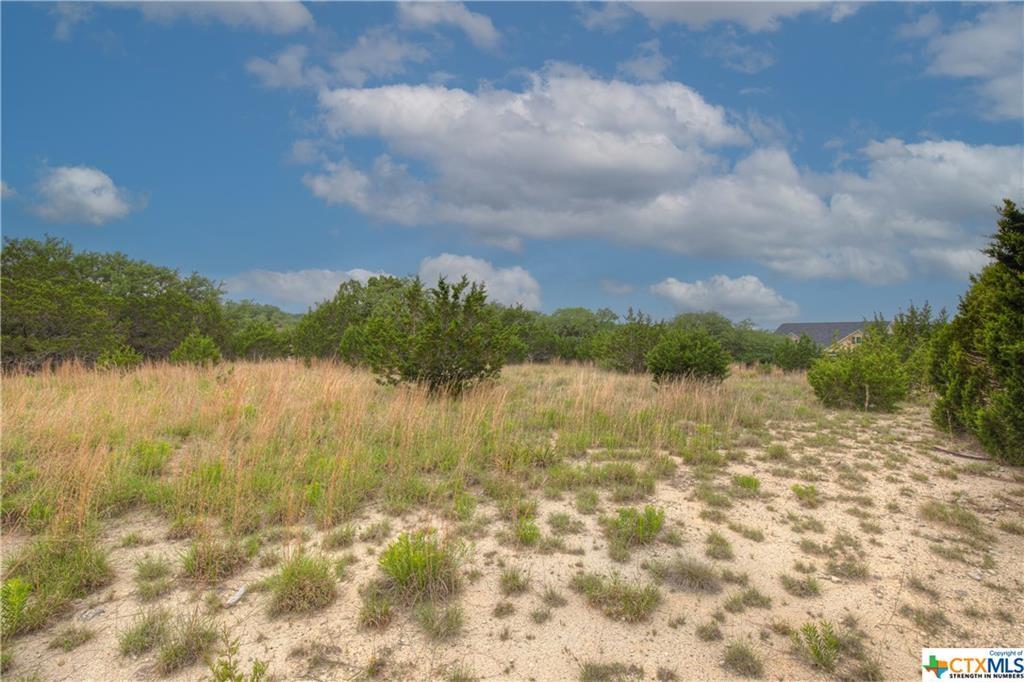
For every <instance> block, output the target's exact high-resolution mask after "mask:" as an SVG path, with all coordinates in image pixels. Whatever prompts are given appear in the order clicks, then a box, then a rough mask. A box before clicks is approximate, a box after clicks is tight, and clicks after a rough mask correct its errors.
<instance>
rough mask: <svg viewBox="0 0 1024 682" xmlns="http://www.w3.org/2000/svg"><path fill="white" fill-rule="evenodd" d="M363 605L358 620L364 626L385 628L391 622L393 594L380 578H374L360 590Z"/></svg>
mask: <svg viewBox="0 0 1024 682" xmlns="http://www.w3.org/2000/svg"><path fill="white" fill-rule="evenodd" d="M360 597H361V598H362V601H363V603H362V605H361V606H360V607H359V616H358V621H359V625H361V626H362V627H364V628H373V629H377V630H380V629H383V628H385V627H387V625H388V623H390V622H391V595H390V594H388V591H387V590H386V589H385V587H384V586H383V585H382V584H381V581H379V580H372V581H370V582H369V583H367V584H366V585H364V586H363V589H362V590H360Z"/></svg>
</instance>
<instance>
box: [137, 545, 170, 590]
mask: <svg viewBox="0 0 1024 682" xmlns="http://www.w3.org/2000/svg"><path fill="white" fill-rule="evenodd" d="M170 575H171V567H170V565H169V564H168V563H167V561H166V560H165V559H163V558H159V557H153V556H151V555H149V554H146V555H144V556H143V557H142V558H141V559H139V560H138V561H136V562H135V590H136V593H137V594H138V597H139V599H140V600H141V601H152V600H154V599H156V598H157V597H160V596H161V595H164V594H166V593H167V592H169V591H170V589H171V587H172V585H173V583H172V581H171V577H170Z"/></svg>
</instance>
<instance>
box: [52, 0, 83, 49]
mask: <svg viewBox="0 0 1024 682" xmlns="http://www.w3.org/2000/svg"><path fill="white" fill-rule="evenodd" d="M50 14H51V15H52V16H54V17H56V19H57V23H56V24H54V27H53V38H54V40H70V39H71V32H72V31H73V30H74V28H75V26H77V25H78V24H81V23H84V22H86V21H88V20H89V18H90V17H91V16H92V5H90V4H88V3H85V2H58V3H56V4H55V5H54V6H53V7H51V8H50Z"/></svg>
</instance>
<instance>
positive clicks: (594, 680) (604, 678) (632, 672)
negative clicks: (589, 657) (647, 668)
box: [580, 661, 644, 682]
mask: <svg viewBox="0 0 1024 682" xmlns="http://www.w3.org/2000/svg"><path fill="white" fill-rule="evenodd" d="M643 678H644V669H643V668H641V667H640V666H638V665H632V664H630V665H627V664H625V663H594V662H593V661H587V662H586V663H584V664H583V665H582V666H580V682H628V680H642V679H643Z"/></svg>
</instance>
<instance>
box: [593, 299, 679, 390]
mask: <svg viewBox="0 0 1024 682" xmlns="http://www.w3.org/2000/svg"><path fill="white" fill-rule="evenodd" d="M662 330H663V325H662V324H661V323H658V322H654V321H653V320H652V319H651V316H650V315H645V314H644V313H642V312H639V311H637V312H633V309H632V308H630V309H629V311H628V312H627V313H626V319H625V321H624V322H622V323H621V324H617V325H615V326H614V327H612V328H610V329H606V330H603V331H601V332H599V333H598V335H597V336H596V338H595V342H594V348H595V358H596V360H597V361H598V363H599V364H601V366H603V367H607V368H608V369H613V370H615V371H617V372H629V373H634V374H637V373H640V372H645V371H647V354H648V353H649V352H650V351H651V349H652V348H654V346H655V345H656V344H657V343H658V341H659V340H660V339H661V335H662Z"/></svg>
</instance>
